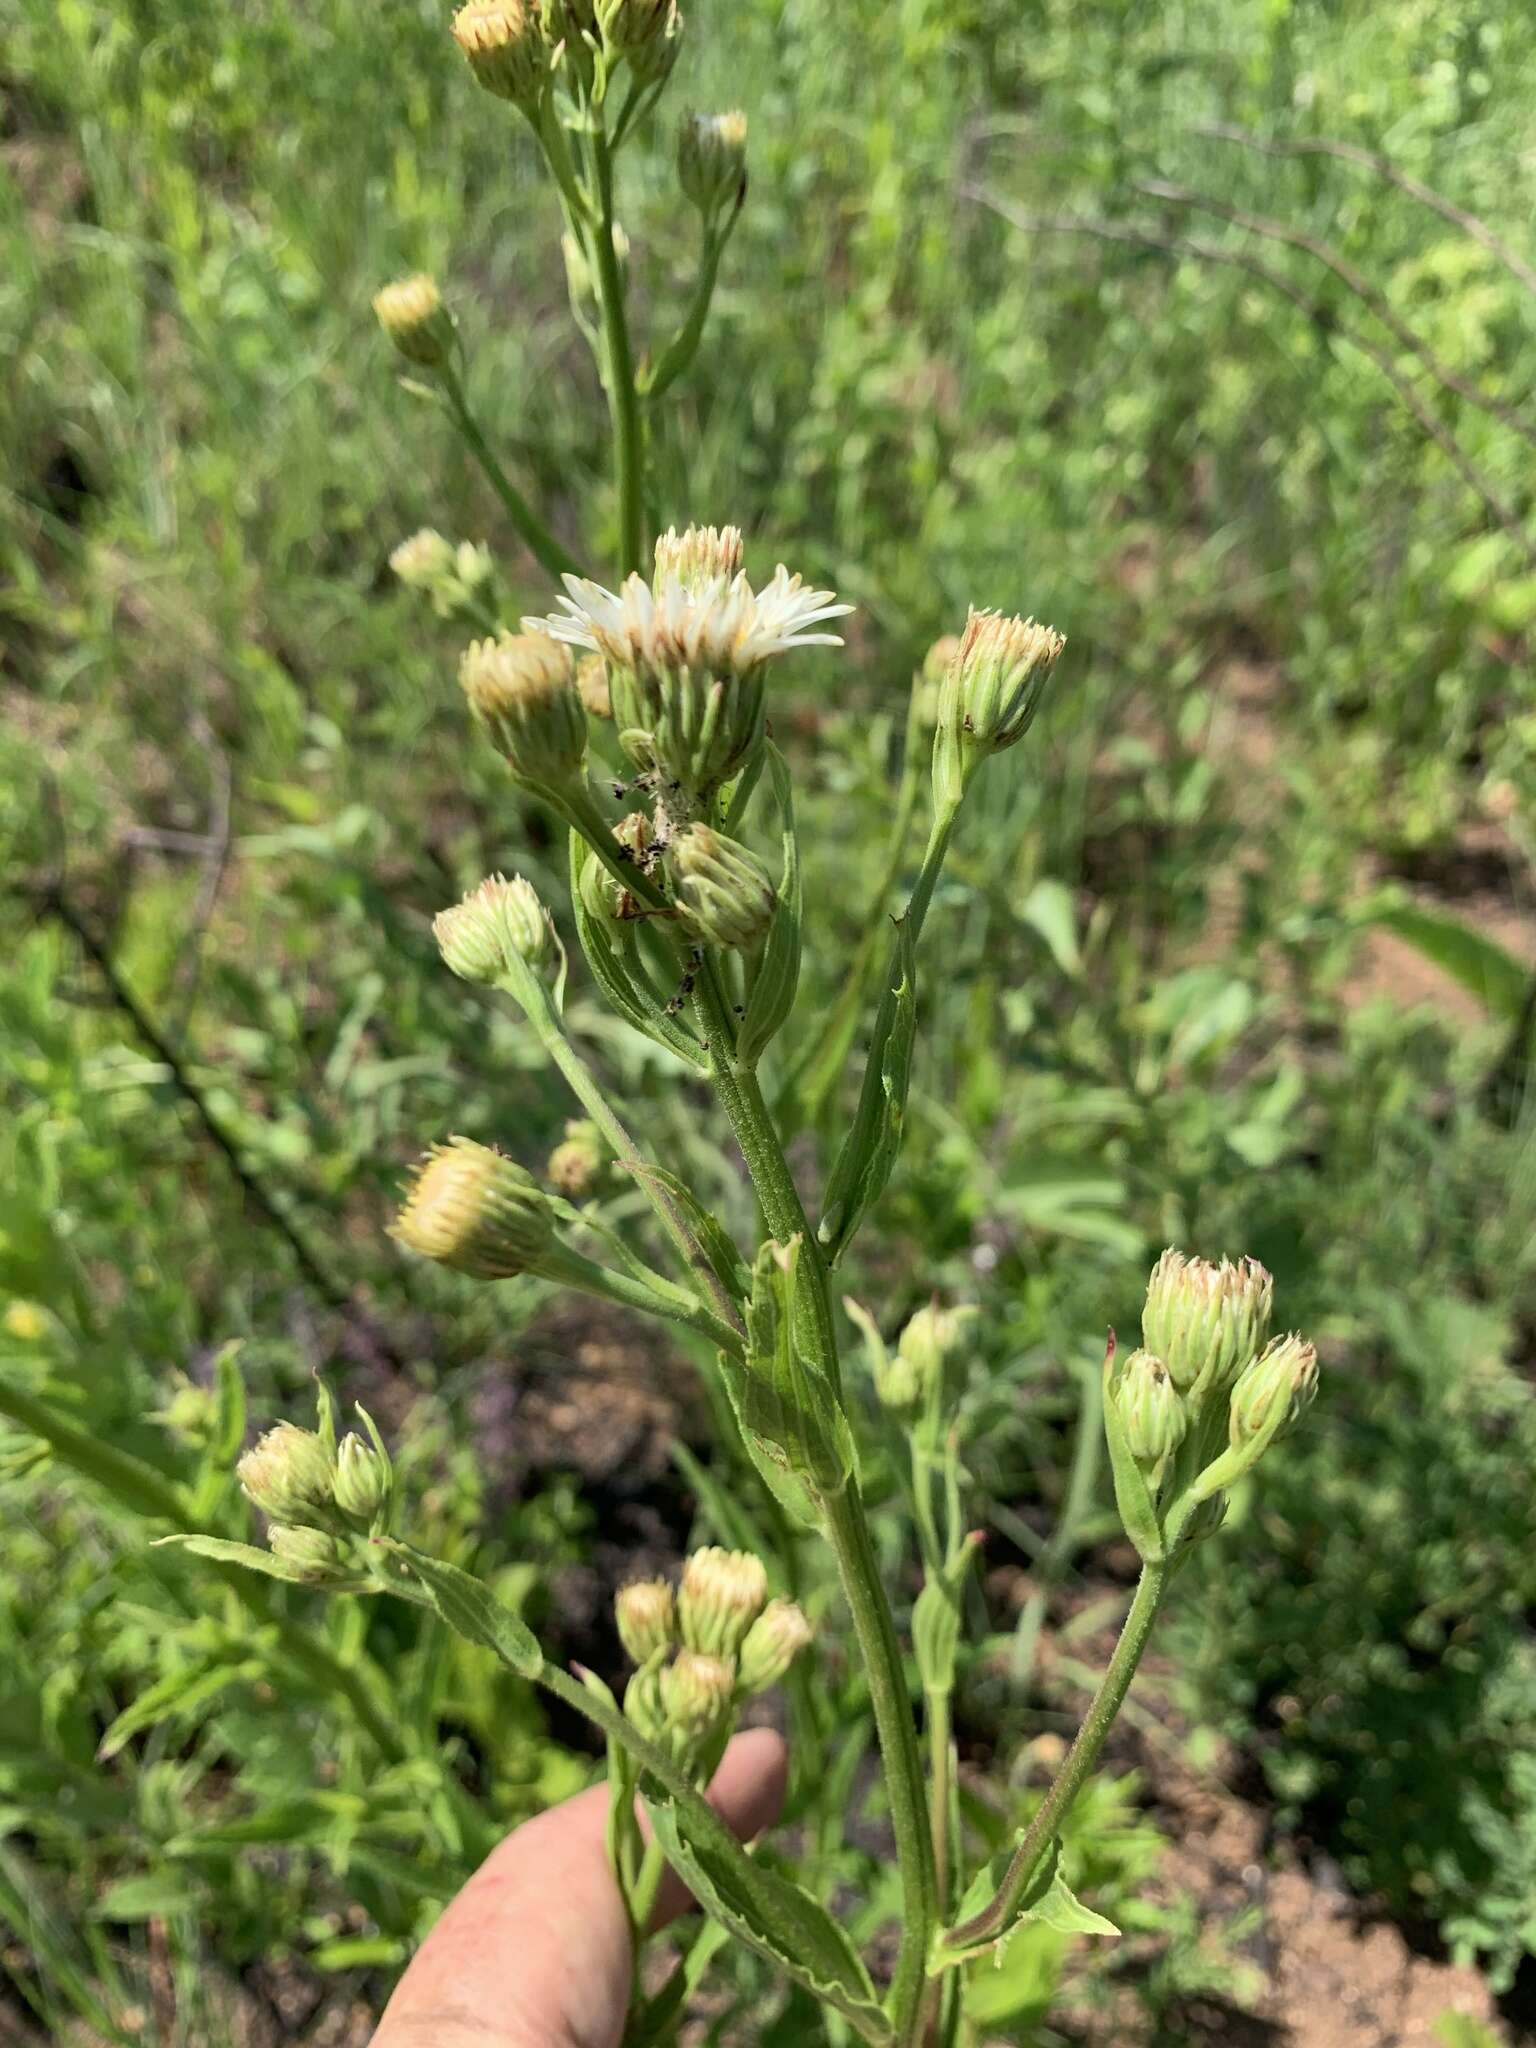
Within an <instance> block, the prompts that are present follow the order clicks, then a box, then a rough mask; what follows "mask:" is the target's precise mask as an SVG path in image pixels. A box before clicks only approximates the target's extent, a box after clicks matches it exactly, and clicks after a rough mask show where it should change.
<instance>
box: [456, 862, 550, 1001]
mask: <svg viewBox="0 0 1536 2048" xmlns="http://www.w3.org/2000/svg"><path fill="white" fill-rule="evenodd" d="M432 936H433V937H434V938H435V939H436V940H437V947H438V951H439V952H440V953H441V954H442V956H443V959H444V961H445V963H446V964H447V965H448V967H449V968H451V969H452V971H453V972H454V973H455V974H456V975H458V977H459V978H460V980H461V981H475V982H480V983H483V984H486V985H489V984H491V983H493V982H496V981H499V980H500V979H501V977H502V976H503V975H504V974H505V973H506V972H507V962H508V957H509V956H510V955H515V956H516V957H517V958H518V959H520V960H525V961H526V962H527V963H528V965H529V966H530V967H533V968H542V967H546V966H547V965H548V964H549V962H550V961H551V960H552V959H554V958H555V957H556V956H557V954H558V951H559V941H558V939H557V938H556V936H555V928H554V925H553V923H552V921H551V919H550V915H549V912H548V911H547V910H546V909H545V908H544V905H543V904H542V903H541V902H540V901H539V892H538V891H537V889H535V888H534V886H533V884H532V883H531V882H528V881H525V880H524V879H523V877H522V876H521V875H514V876H513V877H512V879H511V881H510V882H509V881H508V880H507V878H506V876H505V875H489V876H487V878H486V879H485V881H483V882H482V883H481V884H480V886H479V887H478V888H477V889H472V890H471V891H470V892H469V894H468V895H467V896H466V897H465V898H464V900H463V901H462V902H461V903H455V904H454V905H453V906H452V907H451V908H450V909H448V910H440V911H439V912H438V914H437V916H436V917H435V918H433V920H432Z"/></svg>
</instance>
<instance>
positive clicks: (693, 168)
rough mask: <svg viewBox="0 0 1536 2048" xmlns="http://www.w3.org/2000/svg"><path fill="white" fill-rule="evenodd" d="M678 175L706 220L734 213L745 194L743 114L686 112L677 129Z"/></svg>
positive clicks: (689, 200)
mask: <svg viewBox="0 0 1536 2048" xmlns="http://www.w3.org/2000/svg"><path fill="white" fill-rule="evenodd" d="M677 179H678V183H679V184H680V185H681V186H682V188H683V196H684V198H685V199H687V200H688V202H689V204H690V205H692V206H696V207H697V208H698V210H699V212H700V213H701V214H702V215H703V216H704V218H705V220H706V221H710V222H712V221H713V220H714V219H715V217H716V216H717V215H718V214H720V213H724V212H729V213H732V214H734V213H736V212H737V211H738V210H739V208H740V206H741V204H742V201H743V200H744V199H745V198H746V196H747V117H746V115H745V114H743V113H741V112H740V111H739V110H737V111H733V112H731V113H728V114H689V115H687V116H686V117H685V118H684V120H683V122H682V124H681V126H680V127H679V128H678V131H677Z"/></svg>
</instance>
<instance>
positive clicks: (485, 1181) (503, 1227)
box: [390, 1138, 555, 1280]
mask: <svg viewBox="0 0 1536 2048" xmlns="http://www.w3.org/2000/svg"><path fill="white" fill-rule="evenodd" d="M554 1234H555V1219H554V1214H553V1212H552V1210H551V1209H550V1206H549V1198H548V1196H547V1195H546V1194H545V1193H544V1190H543V1189H542V1188H541V1187H540V1186H539V1184H538V1183H537V1181H535V1180H534V1178H533V1176H532V1175H531V1174H528V1173H525V1172H524V1171H523V1169H522V1168H521V1167H520V1166H515V1165H514V1164H513V1162H512V1161H511V1160H510V1159H504V1158H503V1157H502V1155H501V1154H500V1153H499V1152H493V1151H492V1150H491V1148H490V1146H489V1145H477V1144H476V1143H475V1141H474V1140H473V1139H472V1138H450V1139H449V1140H448V1142H447V1144H446V1145H436V1146H434V1147H433V1149H432V1150H431V1151H430V1152H429V1153H428V1154H427V1156H426V1157H425V1159H423V1160H422V1162H421V1164H420V1165H419V1166H418V1168H417V1170H416V1178H415V1179H414V1180H413V1181H412V1182H411V1185H410V1187H409V1189H408V1190H407V1193H406V1198H405V1202H404V1204H403V1205H402V1207H401V1210H400V1213H399V1215H398V1216H397V1217H396V1218H395V1220H394V1223H393V1224H392V1225H391V1226H390V1235H391V1236H392V1237H394V1238H396V1239H397V1240H398V1241H399V1242H400V1243H401V1244H403V1245H404V1246H405V1248H406V1250H407V1251H412V1252H416V1253H418V1254H419V1255H420V1256H421V1257H422V1258H425V1259H436V1260H437V1262H438V1263H439V1265H443V1266H452V1267H453V1268H454V1270H455V1271H456V1272H459V1273H468V1274H470V1275H471V1276H472V1277H473V1278H474V1279H476V1280H510V1279H512V1278H513V1277H514V1275H516V1274H518V1273H526V1272H528V1271H530V1270H531V1269H536V1268H537V1267H538V1266H539V1265H540V1263H541V1261H542V1260H543V1259H544V1257H545V1256H546V1254H547V1253H548V1252H549V1250H550V1248H551V1246H552V1244H553V1242H554Z"/></svg>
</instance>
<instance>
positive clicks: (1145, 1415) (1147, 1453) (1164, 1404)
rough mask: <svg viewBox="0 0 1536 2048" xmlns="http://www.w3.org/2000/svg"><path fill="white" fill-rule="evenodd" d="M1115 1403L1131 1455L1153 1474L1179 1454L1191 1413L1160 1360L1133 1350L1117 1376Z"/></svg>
mask: <svg viewBox="0 0 1536 2048" xmlns="http://www.w3.org/2000/svg"><path fill="white" fill-rule="evenodd" d="M1110 1398H1111V1399H1112V1400H1113V1402H1114V1404H1115V1410H1116V1413H1117V1414H1118V1415H1119V1418H1120V1424H1121V1427H1122V1428H1123V1429H1124V1431H1125V1441H1126V1444H1127V1446H1128V1448H1129V1450H1130V1453H1131V1456H1132V1457H1133V1458H1134V1459H1135V1460H1136V1462H1137V1464H1138V1465H1139V1466H1140V1467H1141V1468H1142V1470H1143V1472H1150V1471H1152V1470H1153V1469H1154V1468H1155V1467H1156V1466H1158V1465H1160V1464H1161V1463H1162V1462H1163V1460H1164V1458H1166V1457H1168V1456H1169V1455H1170V1453H1172V1452H1173V1451H1176V1450H1177V1449H1178V1447H1179V1445H1180V1444H1181V1443H1182V1442H1183V1441H1184V1434H1185V1431H1186V1430H1187V1429H1188V1428H1189V1411H1188V1409H1187V1408H1186V1407H1185V1405H1184V1402H1183V1399H1182V1398H1181V1396H1180V1394H1179V1390H1178V1388H1177V1387H1176V1386H1175V1385H1174V1384H1173V1381H1172V1380H1171V1379H1170V1377H1169V1375H1168V1369H1167V1367H1166V1366H1165V1365H1164V1364H1163V1361H1162V1360H1161V1359H1160V1358H1156V1357H1154V1356H1153V1354H1152V1353H1151V1352H1150V1351H1133V1352H1132V1353H1131V1355H1130V1357H1129V1358H1128V1359H1127V1360H1126V1361H1125V1364H1124V1365H1123V1366H1121V1368H1120V1370H1119V1372H1118V1373H1117V1374H1116V1376H1115V1380H1114V1384H1113V1386H1112V1388H1111V1393H1110Z"/></svg>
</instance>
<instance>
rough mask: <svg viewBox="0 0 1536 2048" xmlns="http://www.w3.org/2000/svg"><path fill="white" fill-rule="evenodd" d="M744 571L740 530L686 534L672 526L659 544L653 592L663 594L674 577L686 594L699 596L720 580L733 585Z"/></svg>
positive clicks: (723, 528)
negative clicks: (670, 578) (690, 592)
mask: <svg viewBox="0 0 1536 2048" xmlns="http://www.w3.org/2000/svg"><path fill="white" fill-rule="evenodd" d="M741 569H742V539H741V528H740V527H739V526H690V527H687V528H686V529H685V530H684V531H683V532H682V533H679V532H678V530H677V528H676V527H675V526H669V527H668V528H667V530H666V532H665V533H664V534H662V535H661V536H660V538H659V539H658V540H657V542H656V572H655V575H654V576H653V578H652V588H653V589H654V590H656V591H658V592H659V591H660V590H661V589H662V587H663V586H664V584H665V583H666V581H667V579H668V577H673V578H675V579H676V581H677V582H678V583H680V584H681V585H682V587H683V589H684V590H688V591H693V592H695V593H697V592H698V591H701V590H704V589H706V588H707V587H708V586H709V584H711V583H712V582H714V580H715V579H716V577H719V578H720V579H721V580H722V581H724V582H726V583H729V582H731V581H733V580H734V579H735V578H736V577H737V576H739V575H740V574H741Z"/></svg>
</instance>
